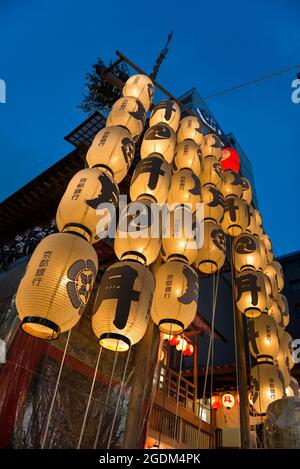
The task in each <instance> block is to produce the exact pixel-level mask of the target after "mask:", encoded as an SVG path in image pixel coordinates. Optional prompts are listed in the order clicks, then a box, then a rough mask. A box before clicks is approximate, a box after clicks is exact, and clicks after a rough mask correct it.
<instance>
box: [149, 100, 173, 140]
mask: <svg viewBox="0 0 300 469" xmlns="http://www.w3.org/2000/svg"><path fill="white" fill-rule="evenodd" d="M179 121H180V108H179V106H178V104H177V103H176V102H175V101H172V100H170V99H168V100H166V101H160V102H159V103H158V104H156V106H154V108H153V110H152V112H151V116H150V120H149V125H150V126H152V125H155V124H159V123H160V122H164V123H165V124H168V125H169V126H170V127H171V128H172V129H173V130H174V132H177V129H178V126H179Z"/></svg>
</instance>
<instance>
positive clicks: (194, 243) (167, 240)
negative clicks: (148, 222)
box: [161, 205, 200, 264]
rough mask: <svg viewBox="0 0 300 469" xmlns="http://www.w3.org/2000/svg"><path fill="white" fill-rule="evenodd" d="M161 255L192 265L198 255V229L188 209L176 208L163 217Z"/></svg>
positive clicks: (164, 258) (166, 259)
mask: <svg viewBox="0 0 300 469" xmlns="http://www.w3.org/2000/svg"><path fill="white" fill-rule="evenodd" d="M162 226H163V228H162V246H161V255H162V258H163V260H164V261H169V260H171V259H179V260H183V261H184V262H187V263H188V264H192V263H193V262H194V261H195V259H196V257H197V253H198V243H199V234H200V232H199V227H198V224H197V222H196V219H195V216H193V212H192V210H191V209H190V208H188V207H186V206H182V205H180V206H177V207H175V209H174V210H172V211H168V213H167V214H164V216H163V222H162Z"/></svg>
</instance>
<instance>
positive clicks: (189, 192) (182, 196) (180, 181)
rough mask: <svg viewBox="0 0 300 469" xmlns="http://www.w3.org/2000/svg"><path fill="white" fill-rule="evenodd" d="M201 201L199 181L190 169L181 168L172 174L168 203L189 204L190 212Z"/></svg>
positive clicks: (193, 210) (173, 204) (172, 204)
mask: <svg viewBox="0 0 300 469" xmlns="http://www.w3.org/2000/svg"><path fill="white" fill-rule="evenodd" d="M200 202H201V182H200V179H199V178H198V177H197V176H196V174H195V173H194V172H193V171H192V170H191V169H181V170H179V171H177V173H175V174H173V176H172V178H171V186H170V190H169V196H168V204H169V205H170V206H173V207H175V206H176V205H177V204H178V205H182V204H190V208H191V210H192V212H195V210H196V209H197V204H199V203H200Z"/></svg>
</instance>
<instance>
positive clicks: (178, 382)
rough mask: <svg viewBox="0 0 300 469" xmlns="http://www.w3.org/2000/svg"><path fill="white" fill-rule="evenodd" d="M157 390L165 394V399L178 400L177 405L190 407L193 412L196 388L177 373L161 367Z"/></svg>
mask: <svg viewBox="0 0 300 469" xmlns="http://www.w3.org/2000/svg"><path fill="white" fill-rule="evenodd" d="M159 390H160V391H161V392H162V393H163V394H164V395H165V396H166V399H171V400H174V401H176V402H177V400H178V402H179V405H180V406H182V407H185V408H186V409H190V410H191V411H192V412H194V413H195V410H196V389H195V386H194V385H193V384H192V383H191V382H190V381H188V380H187V379H185V378H183V377H180V379H179V375H178V374H177V373H176V372H175V371H173V370H170V369H169V368H165V367H162V368H161V374H160V380H159Z"/></svg>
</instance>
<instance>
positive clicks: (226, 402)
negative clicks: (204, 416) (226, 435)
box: [211, 392, 239, 410]
mask: <svg viewBox="0 0 300 469" xmlns="http://www.w3.org/2000/svg"><path fill="white" fill-rule="evenodd" d="M236 403H237V404H239V401H238V399H236V398H235V397H234V395H233V394H231V393H228V392H226V393H224V394H222V396H221V395H220V394H213V395H212V396H211V408H212V409H213V410H219V409H220V408H221V405H223V407H225V409H228V410H229V409H232V408H233V407H234V405H235V404H236Z"/></svg>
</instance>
